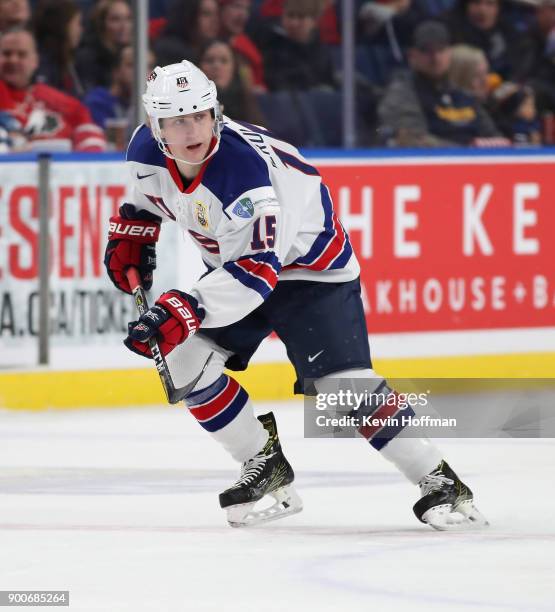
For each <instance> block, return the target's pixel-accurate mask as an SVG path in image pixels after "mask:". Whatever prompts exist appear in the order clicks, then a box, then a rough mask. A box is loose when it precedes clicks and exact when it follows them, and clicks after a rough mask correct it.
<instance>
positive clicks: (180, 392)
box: [125, 268, 214, 404]
mask: <svg viewBox="0 0 555 612" xmlns="http://www.w3.org/2000/svg"><path fill="white" fill-rule="evenodd" d="M125 274H126V276H127V280H128V281H129V286H130V288H131V291H132V292H133V297H134V299H135V306H137V310H138V311H139V315H143V314H144V313H145V312H146V311H147V310H148V302H147V300H146V293H145V290H144V289H143V286H142V284H141V276H140V274H139V271H138V270H137V268H128V269H127V271H126V273H125ZM148 346H149V348H150V352H151V353H152V357H153V359H154V364H155V365H156V369H157V370H158V374H159V376H160V381H161V382H162V387H164V391H165V393H166V398H167V399H168V402H169V403H170V404H177V402H180V401H181V400H183V399H185V397H186V396H187V395H189V393H191V391H192V390H193V389H194V388H195V385H196V384H197V383H198V381H199V380H200V377H201V376H202V375H203V374H204V371H205V370H206V367H207V366H208V364H209V363H210V360H211V359H212V355H213V354H214V353H210V355H209V356H208V359H207V360H206V363H205V364H204V366H203V368H202V370H201V372H200V374H199V375H198V376H197V377H196V378H195V379H194V380H193V381H191V382H190V383H189V384H188V385H185V386H184V387H180V388H179V389H176V388H175V385H174V384H173V380H172V377H171V374H170V369H169V368H168V364H167V363H166V359H165V357H164V355H162V351H161V350H160V347H159V346H158V340H156V338H150V340H149V341H148Z"/></svg>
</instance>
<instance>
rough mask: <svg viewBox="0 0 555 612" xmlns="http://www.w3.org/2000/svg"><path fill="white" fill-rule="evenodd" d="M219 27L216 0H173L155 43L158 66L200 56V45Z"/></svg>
mask: <svg viewBox="0 0 555 612" xmlns="http://www.w3.org/2000/svg"><path fill="white" fill-rule="evenodd" d="M219 29H220V17H219V7H218V3H217V1H216V0H174V3H173V4H172V6H171V9H170V12H169V13H168V19H167V22H166V25H165V27H164V29H163V31H162V34H161V36H160V38H159V39H158V40H156V42H155V43H154V44H153V48H154V53H155V55H156V63H157V64H158V65H159V66H166V65H168V64H176V63H177V62H180V61H181V60H184V59H192V60H195V61H196V60H197V58H198V53H199V51H200V48H201V46H202V45H203V44H204V43H205V42H206V41H207V40H210V39H212V38H216V36H217V35H218V32H219Z"/></svg>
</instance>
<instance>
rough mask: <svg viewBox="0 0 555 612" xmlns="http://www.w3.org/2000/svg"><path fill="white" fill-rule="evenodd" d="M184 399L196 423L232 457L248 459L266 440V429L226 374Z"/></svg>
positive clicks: (240, 391) (240, 389) (245, 395)
mask: <svg viewBox="0 0 555 612" xmlns="http://www.w3.org/2000/svg"><path fill="white" fill-rule="evenodd" d="M185 403H186V405H187V407H188V408H189V411H190V412H191V414H192V415H193V416H194V417H195V418H196V419H197V421H198V422H199V424H200V425H201V426H202V427H203V428H204V429H206V431H208V432H209V433H210V435H211V436H212V437H213V438H214V439H215V440H217V441H218V442H219V443H220V444H221V445H222V446H223V447H224V448H225V449H226V450H227V451H228V453H229V454H230V455H231V456H232V457H233V458H234V459H235V460H236V461H239V462H243V461H246V460H247V459H250V458H251V457H253V456H254V455H256V453H258V452H259V451H260V450H262V448H263V447H264V445H265V444H266V442H267V440H268V432H267V431H266V430H265V429H264V426H263V425H262V423H261V422H260V421H259V420H258V419H257V418H256V417H255V416H254V410H253V405H252V402H251V401H250V399H249V396H248V394H247V392H246V391H245V390H244V389H243V387H241V385H240V384H239V383H238V382H237V381H236V380H235V379H234V378H231V377H230V376H228V375H227V374H222V375H221V376H220V377H219V378H217V379H216V380H215V381H214V382H212V384H210V385H209V386H208V387H205V388H203V389H201V390H199V391H195V392H194V393H192V394H191V395H189V396H188V397H187V399H186V400H185Z"/></svg>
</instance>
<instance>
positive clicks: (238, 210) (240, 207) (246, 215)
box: [231, 198, 254, 219]
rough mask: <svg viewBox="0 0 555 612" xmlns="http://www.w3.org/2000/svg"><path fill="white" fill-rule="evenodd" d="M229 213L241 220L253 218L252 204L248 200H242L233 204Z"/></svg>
mask: <svg viewBox="0 0 555 612" xmlns="http://www.w3.org/2000/svg"><path fill="white" fill-rule="evenodd" d="M231 212H232V213H233V214H234V215H237V216H238V217H241V219H250V218H251V217H253V216H254V204H253V203H252V200H251V199H250V198H243V199H242V200H239V201H238V202H237V204H235V206H234V207H233V210H232V211H231Z"/></svg>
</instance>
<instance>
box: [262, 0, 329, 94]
mask: <svg viewBox="0 0 555 612" xmlns="http://www.w3.org/2000/svg"><path fill="white" fill-rule="evenodd" d="M321 7H322V2H321V0H286V2H285V5H284V7H283V15H282V18H281V25H280V26H277V27H276V28H274V31H273V37H272V38H271V39H270V41H269V45H268V47H267V49H266V50H265V53H264V66H265V72H266V75H267V77H266V78H267V82H268V87H269V88H270V89H271V90H273V91H275V90H283V89H288V90H294V89H302V90H306V89H311V88H314V87H328V88H330V89H332V88H334V86H335V82H334V78H333V64H332V59H331V55H330V51H329V49H328V47H326V46H324V45H323V44H322V43H321V42H320V39H319V36H318V29H317V23H318V18H319V16H320V10H321Z"/></svg>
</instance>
